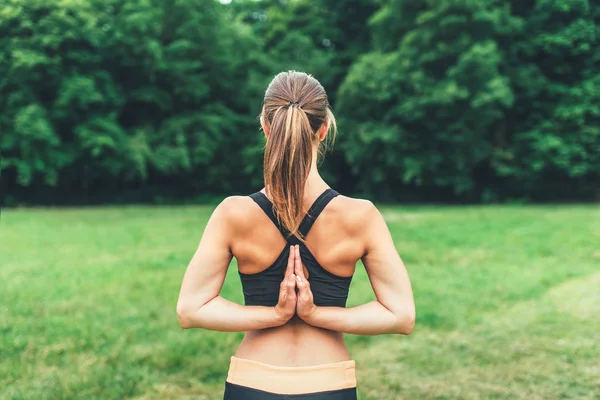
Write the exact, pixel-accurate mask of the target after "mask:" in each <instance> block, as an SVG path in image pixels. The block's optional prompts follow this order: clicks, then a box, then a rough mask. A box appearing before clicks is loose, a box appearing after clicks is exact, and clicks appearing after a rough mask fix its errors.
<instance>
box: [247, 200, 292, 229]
mask: <svg viewBox="0 0 600 400" xmlns="http://www.w3.org/2000/svg"><path fill="white" fill-rule="evenodd" d="M250 197H251V198H252V200H254V202H255V203H256V204H258V205H259V206H260V208H262V210H263V211H264V212H265V214H267V217H269V219H270V220H271V221H273V223H274V224H275V226H276V227H277V229H279V232H281V234H282V235H283V237H285V238H287V237H288V236H289V235H290V232H289V231H288V230H287V229H286V228H285V227H284V226H282V225H281V224H280V223H279V220H278V219H277V217H276V216H275V212H274V211H273V203H271V200H269V198H268V197H267V196H265V194H264V193H263V192H256V193H252V194H251V195H250Z"/></svg>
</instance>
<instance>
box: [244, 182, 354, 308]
mask: <svg viewBox="0 0 600 400" xmlns="http://www.w3.org/2000/svg"><path fill="white" fill-rule="evenodd" d="M338 194H339V193H338V192H336V191H335V190H333V189H327V190H325V191H324V192H323V193H321V195H320V196H319V197H318V198H317V200H315V202H314V203H313V205H312V206H311V207H310V209H309V210H308V213H307V214H306V215H305V216H304V219H303V220H302V222H301V223H300V227H299V231H300V233H301V234H302V236H303V237H306V235H307V234H308V232H309V231H310V228H311V227H312V225H313V224H314V222H315V220H316V219H317V218H318V217H319V215H320V214H321V212H322V211H323V209H324V208H325V207H326V206H327V204H328V203H329V202H330V201H331V199H333V198H334V197H336V196H337V195H338ZM250 197H251V198H252V200H254V201H255V202H256V203H257V204H258V205H259V206H260V208H262V210H263V211H264V212H265V214H267V216H268V217H269V218H270V219H271V221H273V223H274V224H275V226H277V228H278V229H279V231H280V232H281V234H282V235H283V236H284V237H288V236H289V231H288V230H287V229H285V228H284V227H283V226H281V224H279V221H278V220H277V217H276V215H275V212H274V210H273V204H272V203H271V201H270V200H269V199H268V198H267V196H265V195H264V194H263V193H262V192H257V193H254V194H252V195H250ZM296 244H297V245H299V247H300V257H301V258H302V262H303V263H304V265H305V266H306V268H307V269H308V281H309V282H310V288H311V290H312V292H313V297H314V302H315V305H317V306H337V307H345V306H346V300H347V299H348V290H349V288H350V282H351V281H352V276H349V277H343V276H337V275H334V274H332V273H331V272H329V271H327V270H326V269H324V268H323V267H322V266H321V265H320V264H319V262H318V261H317V259H316V258H315V256H313V254H312V253H311V252H310V250H309V249H308V247H306V244H304V243H302V242H301V241H300V240H298V238H296V237H295V236H290V238H289V239H288V240H287V243H286V246H285V248H284V249H283V251H282V252H281V254H279V256H278V257H277V259H276V260H275V262H274V263H273V264H272V265H271V266H270V267H268V268H267V269H265V270H263V271H261V272H257V273H255V274H243V273H241V272H240V273H239V274H240V279H241V281H242V289H243V291H244V300H245V304H246V305H248V306H274V305H276V304H277V300H278V298H279V285H280V284H281V281H282V280H283V277H284V275H285V269H286V267H287V260H288V256H289V253H290V246H291V245H296Z"/></svg>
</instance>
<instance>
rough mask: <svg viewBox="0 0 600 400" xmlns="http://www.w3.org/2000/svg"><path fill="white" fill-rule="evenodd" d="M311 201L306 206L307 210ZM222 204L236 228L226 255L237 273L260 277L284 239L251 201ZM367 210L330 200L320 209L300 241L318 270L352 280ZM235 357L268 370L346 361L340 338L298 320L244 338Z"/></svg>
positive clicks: (345, 200)
mask: <svg viewBox="0 0 600 400" xmlns="http://www.w3.org/2000/svg"><path fill="white" fill-rule="evenodd" d="M313 200H314V198H312V199H309V200H308V201H307V202H306V204H305V209H306V210H307V209H308V208H309V207H310V205H311V204H312V201H313ZM226 202H227V203H228V204H227V208H228V209H230V210H231V212H232V214H231V215H230V217H231V221H232V223H233V224H234V226H235V228H234V229H233V230H232V232H234V233H233V238H232V245H231V252H232V255H233V256H234V257H235V258H236V259H237V263H238V268H239V271H240V273H242V274H255V273H260V272H262V271H264V270H265V269H266V268H268V267H269V266H271V265H272V264H273V263H274V262H275V261H276V259H277V258H278V256H279V255H280V254H281V252H282V250H284V249H285V247H286V240H285V238H284V237H283V236H282V234H281V233H280V231H279V230H278V228H277V227H276V226H275V224H274V223H273V222H272V221H271V219H269V217H268V216H267V215H266V214H265V213H264V212H263V211H262V210H261V208H260V207H259V206H258V205H257V204H256V203H255V202H254V201H253V200H252V199H251V198H249V197H244V196H236V197H231V198H229V199H227V200H226ZM370 207H372V204H371V203H370V202H367V201H364V200H356V199H352V198H349V197H345V196H337V197H335V198H333V199H332V200H331V201H330V203H329V204H328V205H327V207H325V209H324V210H323V211H322V213H321V214H320V215H319V217H318V218H317V219H316V221H315V223H314V225H313V226H312V228H311V230H310V231H309V232H308V234H307V235H306V237H305V244H306V246H307V247H308V249H309V250H310V252H311V253H312V254H313V255H314V257H315V258H316V259H317V260H318V262H319V264H320V266H322V267H323V269H325V270H326V271H328V272H330V273H331V274H334V275H337V276H340V277H350V276H352V275H353V274H354V269H355V265H356V262H357V261H358V260H359V259H360V258H361V257H362V256H363V255H364V253H365V243H364V240H363V237H362V234H361V226H364V218H366V217H367V215H368V212H369V208H370ZM304 271H305V275H307V277H308V278H309V279H310V272H309V270H308V269H307V268H306V267H305V268H304ZM236 355H237V356H239V357H245V358H251V359H254V360H259V361H262V362H265V363H270V364H284V363H286V364H287V363H289V362H290V360H293V363H294V365H311V364H314V363H315V362H318V363H329V362H337V361H342V360H346V359H350V358H349V355H348V352H347V350H346V348H345V345H344V342H343V335H342V334H341V333H339V332H333V331H328V330H325V329H320V328H315V327H313V326H311V325H308V324H306V323H304V322H303V321H302V320H300V319H298V318H292V320H290V321H289V322H288V323H287V324H285V325H283V326H281V327H277V328H269V329H263V330H260V331H253V332H248V333H247V334H246V336H245V338H244V341H243V342H242V344H241V345H240V347H239V349H238V352H237V353H236Z"/></svg>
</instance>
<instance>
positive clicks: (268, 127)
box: [260, 115, 271, 137]
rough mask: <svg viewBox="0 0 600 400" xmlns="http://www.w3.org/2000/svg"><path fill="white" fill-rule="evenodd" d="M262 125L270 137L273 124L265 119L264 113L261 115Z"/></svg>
mask: <svg viewBox="0 0 600 400" xmlns="http://www.w3.org/2000/svg"><path fill="white" fill-rule="evenodd" d="M260 126H261V127H262V129H263V132H264V133H265V136H266V137H269V134H270V133H271V125H269V122H268V121H267V120H265V119H264V118H263V116H262V115H261V116H260Z"/></svg>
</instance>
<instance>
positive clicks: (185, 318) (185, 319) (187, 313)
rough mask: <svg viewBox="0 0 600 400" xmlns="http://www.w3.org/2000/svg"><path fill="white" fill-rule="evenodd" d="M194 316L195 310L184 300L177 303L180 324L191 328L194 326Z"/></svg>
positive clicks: (185, 327) (184, 327)
mask: <svg viewBox="0 0 600 400" xmlns="http://www.w3.org/2000/svg"><path fill="white" fill-rule="evenodd" d="M192 316H193V311H192V310H191V309H190V307H189V306H187V305H186V304H184V303H182V302H178V303H177V319H178V320H179V325H180V326H181V327H182V328H183V329H191V328H193V327H194V325H193V318H192Z"/></svg>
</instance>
